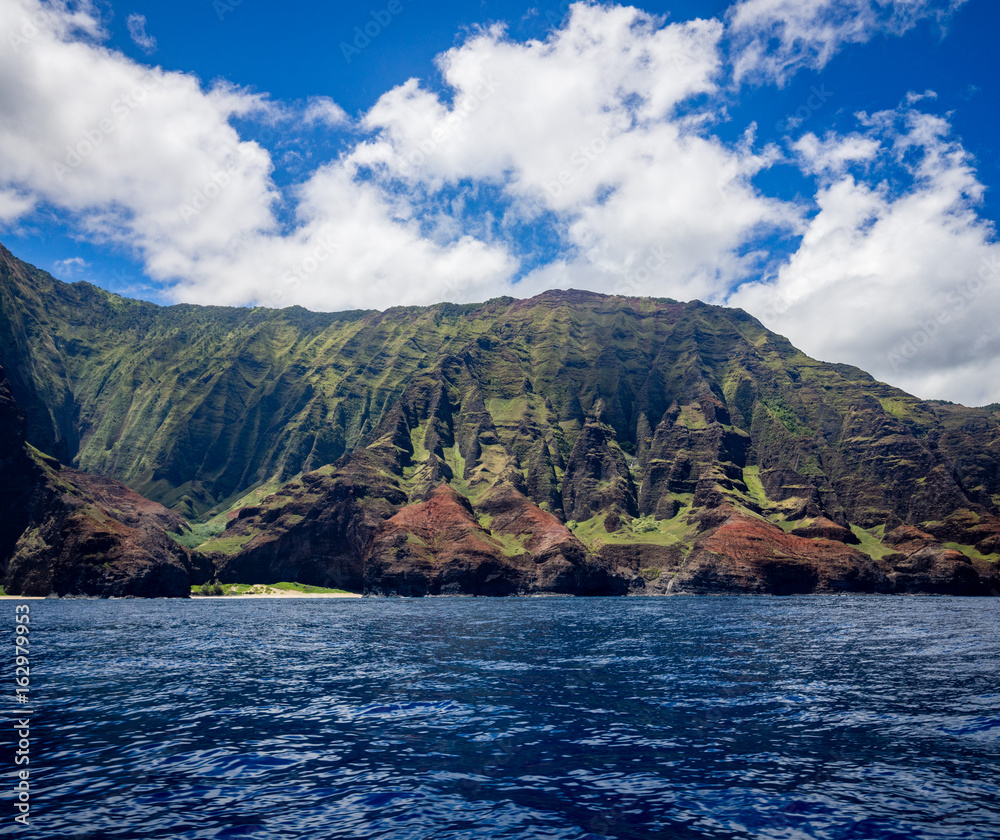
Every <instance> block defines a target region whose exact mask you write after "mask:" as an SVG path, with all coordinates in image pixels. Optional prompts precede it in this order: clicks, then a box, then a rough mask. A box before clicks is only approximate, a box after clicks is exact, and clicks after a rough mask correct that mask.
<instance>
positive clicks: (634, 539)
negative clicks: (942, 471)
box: [566, 509, 696, 550]
mask: <svg viewBox="0 0 1000 840" xmlns="http://www.w3.org/2000/svg"><path fill="white" fill-rule="evenodd" d="M686 513H687V509H682V510H681V512H680V513H678V514H677V516H675V517H674V518H673V519H654V518H653V517H651V516H649V517H641V518H638V519H632V520H630V519H629V518H628V517H627V516H623V517H622V518H621V523H622V524H621V527H620V528H619V529H618V530H617V531H613V532H609V531H608V530H607V529H606V528H605V527H604V515H603V514H601V515H598V516H594V517H592V518H591V519H587V520H585V521H583V522H567V523H566V525H567V527H568V528H569V529H570V530H571V531H572V532H573V533H574V534H576V536H577V538H578V539H579V540H581V541H582V542H583V543H584V544H585V545H587V546H589V547H590V548H592V549H596V548H599V547H600V546H601V545H602V544H607V543H612V544H615V545H626V544H629V543H646V544H649V545H676V546H679V547H680V548H682V549H685V550H686V549H689V548H690V547H691V543H692V542H693V537H694V534H695V531H696V528H695V527H694V526H692V525H689V524H688V523H687V521H686V520H687V517H686V515H685V514H686ZM637 523H638V526H637Z"/></svg>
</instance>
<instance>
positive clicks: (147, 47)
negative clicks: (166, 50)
mask: <svg viewBox="0 0 1000 840" xmlns="http://www.w3.org/2000/svg"><path fill="white" fill-rule="evenodd" d="M125 23H126V26H128V34H129V37H130V38H131V39H132V40H133V42H135V44H136V46H138V47H142V49H143V51H145V52H147V53H152V52H156V38H153V37H152V36H151V35H147V34H146V16H145V15H138V14H135V13H133V14H130V15H129V16H128V18H127V20H126V21H125Z"/></svg>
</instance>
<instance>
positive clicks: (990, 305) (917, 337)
mask: <svg viewBox="0 0 1000 840" xmlns="http://www.w3.org/2000/svg"><path fill="white" fill-rule="evenodd" d="M860 121H861V123H862V125H863V126H864V128H865V133H864V137H858V136H857V135H854V136H852V137H850V138H844V139H842V140H841V141H839V142H838V141H837V140H836V139H834V138H828V139H827V140H825V141H819V140H817V139H816V138H814V137H809V138H808V139H806V140H804V141H803V142H801V143H800V144H799V146H798V149H799V150H800V153H801V154H802V155H803V156H804V157H805V158H806V161H807V165H814V162H815V161H816V160H822V159H823V158H829V157H830V155H831V153H832V154H833V157H834V158H835V159H838V152H837V150H839V149H842V148H848V149H851V148H853V149H861V150H862V151H861V152H860V153H859V159H863V160H865V161H866V162H868V164H869V165H870V164H872V163H881V164H883V165H884V167H886V168H882V169H880V170H879V171H880V172H881V173H882V175H883V176H884V178H883V180H881V181H877V182H874V183H872V182H871V181H870V180H865V179H864V178H860V177H856V173H852V172H851V171H846V170H845V168H844V167H843V166H829V167H828V166H822V167H819V169H820V171H821V173H822V175H823V177H824V180H823V182H822V184H821V187H820V190H819V193H818V195H817V197H816V204H817V212H816V214H815V215H814V217H813V218H812V219H811V221H810V222H809V226H808V228H807V230H806V232H805V235H804V236H803V238H802V242H801V245H800V246H799V248H798V249H797V250H796V252H795V253H794V254H793V255H792V257H791V259H790V260H789V261H788V262H787V264H785V265H783V266H782V267H781V268H780V270H779V271H778V273H777V276H776V277H775V278H774V279H772V280H771V281H769V282H756V283H750V284H746V285H744V286H743V287H742V288H741V289H739V290H738V291H737V292H736V293H735V294H734V295H733V296H732V297H731V298H730V299H729V303H730V304H732V305H735V306H741V307H743V308H744V309H747V310H748V311H750V312H753V313H754V314H756V315H757V316H758V317H760V318H761V320H763V321H764V323H765V324H766V325H767V326H769V327H770V328H772V329H774V330H775V331H777V332H780V333H782V334H784V335H787V336H788V337H789V338H790V339H791V340H792V341H793V342H794V343H796V344H797V345H798V346H799V347H801V348H802V349H804V350H805V351H806V352H808V353H810V354H811V355H813V356H817V357H819V358H821V359H825V360H828V361H838V362H848V363H853V364H856V365H858V366H860V367H863V368H865V369H866V370H868V371H869V372H870V373H872V374H873V375H875V376H876V377H879V378H881V379H884V380H887V381H889V382H892V383H894V384H897V385H900V386H901V387H903V388H906V389H908V390H910V391H912V392H913V393H916V394H919V395H923V396H947V397H949V398H951V399H955V400H960V401H963V402H967V403H970V404H975V405H981V404H985V403H987V402H992V401H998V400H1000V384H998V383H997V381H996V377H995V376H993V375H990V374H988V371H989V370H990V369H992V370H996V368H997V365H998V364H1000V330H998V328H997V324H996V317H995V313H996V312H997V311H1000V244H998V243H997V240H996V231H995V230H994V229H993V226H992V225H991V224H989V223H988V222H986V221H985V220H983V219H982V218H981V217H980V216H979V215H978V212H977V208H978V205H979V203H980V202H981V199H982V196H983V186H982V184H981V183H980V182H979V180H978V178H977V176H976V172H975V169H974V168H973V161H972V160H971V158H970V156H969V154H968V153H967V152H966V151H965V150H964V149H963V148H962V146H961V145H960V144H959V143H957V142H956V141H954V140H953V139H951V127H950V126H949V124H948V122H947V121H946V120H944V119H942V118H940V117H936V116H933V115H929V114H924V113H919V112H917V111H913V110H910V109H908V108H902V109H900V110H899V111H893V112H883V113H878V114H874V115H871V116H868V115H864V114H862V115H860ZM873 144H875V145H877V152H875V153H874V154H872V152H873V150H874V146H873ZM839 160H840V161H841V162H842V163H846V160H847V158H846V156H844V155H842V154H841V155H839Z"/></svg>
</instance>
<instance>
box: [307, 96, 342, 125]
mask: <svg viewBox="0 0 1000 840" xmlns="http://www.w3.org/2000/svg"><path fill="white" fill-rule="evenodd" d="M302 119H303V120H304V121H305V122H306V123H307V124H308V125H325V126H327V127H329V128H338V127H340V126H342V125H345V124H347V123H349V122H350V117H348V116H347V113H346V112H345V111H344V109H343V108H341V107H340V106H339V105H338V104H337V103H336V102H334V101H333V100H332V99H330V98H329V97H328V96H315V97H313V98H312V99H310V100H309V102H308V103H307V105H306V110H305V112H304V113H303V115H302Z"/></svg>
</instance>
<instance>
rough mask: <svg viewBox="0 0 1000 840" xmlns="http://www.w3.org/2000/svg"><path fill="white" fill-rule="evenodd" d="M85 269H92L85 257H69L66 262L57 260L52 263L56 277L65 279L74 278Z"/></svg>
mask: <svg viewBox="0 0 1000 840" xmlns="http://www.w3.org/2000/svg"><path fill="white" fill-rule="evenodd" d="M84 268H90V263H88V262H87V261H86V260H85V259H84V258H83V257H68V258H66V259H65V260H56V261H55V262H54V263H52V270H53V271H54V272H55V273H56V276H57V277H63V278H67V277H73V276H74V275H76V274H77V273H78V272H79V271H80V270H82V269H84Z"/></svg>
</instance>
